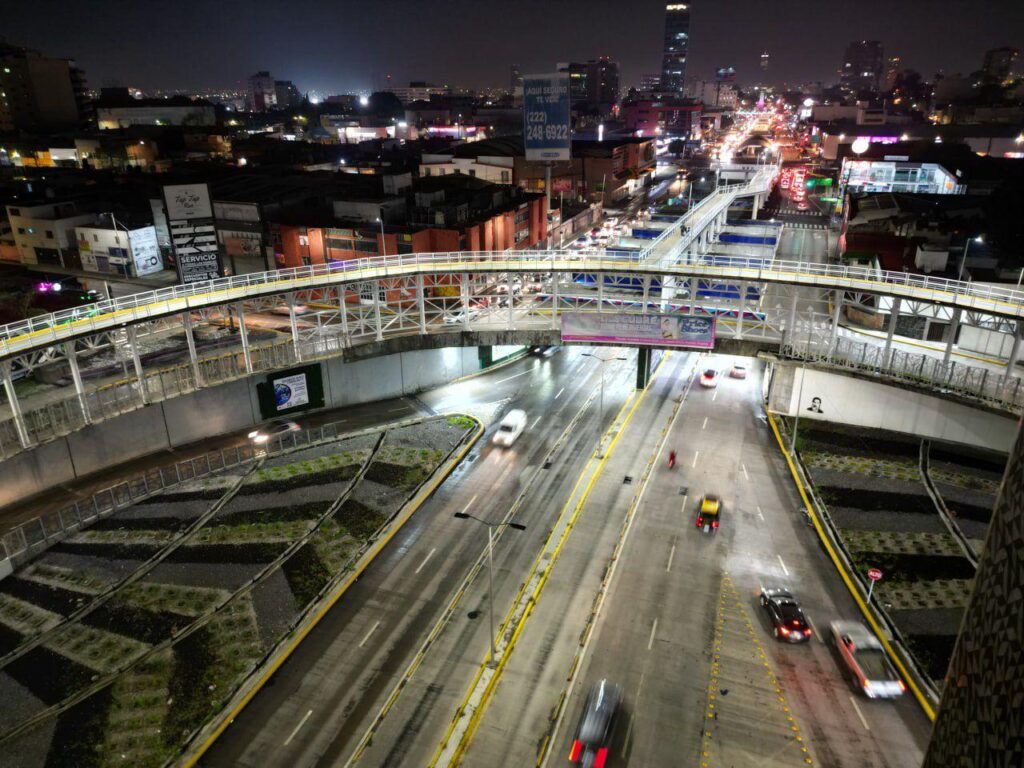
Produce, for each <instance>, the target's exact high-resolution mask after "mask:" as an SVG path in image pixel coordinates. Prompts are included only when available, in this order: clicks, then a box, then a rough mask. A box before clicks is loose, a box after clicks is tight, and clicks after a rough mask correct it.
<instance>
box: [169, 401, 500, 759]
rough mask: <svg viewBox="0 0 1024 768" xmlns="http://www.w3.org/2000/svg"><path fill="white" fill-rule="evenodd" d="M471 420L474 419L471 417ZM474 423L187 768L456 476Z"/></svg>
mask: <svg viewBox="0 0 1024 768" xmlns="http://www.w3.org/2000/svg"><path fill="white" fill-rule="evenodd" d="M469 418H473V417H472V416H470V417H469ZM473 421H475V422H476V423H477V428H476V434H474V435H473V437H472V439H470V440H469V441H468V442H466V443H465V444H464V445H463V446H462V448H461V449H460V450H459V452H458V454H456V456H455V458H454V460H453V461H450V462H448V466H447V467H446V468H445V469H444V470H443V471H442V472H440V473H438V474H437V475H436V476H435V477H434V478H432V479H431V481H430V482H429V483H428V484H427V486H425V487H424V488H423V489H422V490H421V491H420V492H419V494H417V498H416V499H415V500H414V501H413V503H412V504H410V505H409V507H408V508H407V509H406V511H405V512H403V513H402V516H401V518H399V519H398V520H397V521H396V524H394V525H392V526H391V528H390V529H389V530H388V532H387V533H386V534H385V535H384V536H383V537H381V538H380V539H378V540H377V541H376V542H375V543H374V545H373V548H372V550H371V552H372V554H370V556H369V557H367V558H364V560H363V562H362V563H361V564H360V565H359V566H358V567H357V568H356V569H355V570H354V571H352V573H350V574H349V575H348V578H347V579H345V581H344V582H342V584H341V585H340V586H339V587H338V589H336V590H335V591H334V593H333V594H332V595H331V597H330V598H329V599H328V601H327V603H326V604H325V605H323V606H322V607H321V608H320V610H319V611H318V612H317V613H316V615H315V616H314V617H313V619H312V620H311V621H309V622H308V623H307V624H306V625H305V626H304V627H303V628H302V629H301V630H300V631H299V633H298V635H296V636H295V638H294V639H293V640H292V642H291V644H290V645H289V646H288V647H287V648H286V649H285V650H284V652H283V653H281V654H280V655H279V656H278V657H277V658H276V659H275V660H274V661H273V663H271V665H270V666H269V667H267V669H266V670H265V671H264V672H263V674H262V675H261V676H260V678H259V679H258V680H257V681H256V683H255V684H254V685H253V687H252V688H251V689H250V690H249V691H248V692H247V693H246V694H245V696H243V697H242V699H241V701H239V702H238V704H236V705H235V706H234V707H233V708H232V709H231V711H230V712H228V714H227V715H222V716H221V721H220V723H219V724H218V725H217V727H216V728H215V729H214V731H213V733H211V734H210V735H209V736H208V737H207V738H206V740H205V741H203V743H202V744H200V745H199V747H197V748H196V750H195V751H194V752H192V754H191V755H189V756H188V757H187V758H186V759H185V761H184V763H182V765H183V766H184V768H193V766H195V765H196V763H198V762H199V759H200V758H201V757H202V756H203V755H204V754H205V753H206V751H207V750H208V749H209V748H210V747H211V746H213V743H214V742H215V741H216V740H217V739H218V738H219V737H220V735H221V734H222V733H224V731H225V729H227V727H228V726H229V725H231V723H232V721H233V720H234V719H235V718H236V717H237V716H238V715H239V713H240V712H241V711H242V710H243V709H245V707H246V705H247V704H248V703H249V702H250V701H251V700H252V698H253V697H254V696H255V695H256V694H257V693H259V691H260V689H261V688H263V686H264V685H265V684H266V682H267V681H268V680H269V679H270V678H271V677H272V676H273V674H274V673H275V672H277V670H278V669H279V668H280V666H281V665H282V664H284V662H285V661H286V660H287V659H288V657H289V656H291V655H292V653H293V652H294V651H295V649H296V648H298V647H299V643H301V642H302V641H303V640H305V639H306V636H307V635H308V634H309V633H310V632H311V631H312V630H313V628H314V627H315V626H316V625H317V624H319V623H320V620H321V619H323V617H324V616H326V615H327V612H328V611H330V610H331V608H333V607H334V604H335V603H337V602H338V600H340V599H341V597H342V595H344V594H345V593H346V592H347V591H348V589H349V587H351V586H352V585H353V584H354V583H355V582H356V580H357V579H358V578H359V577H360V576H362V574H363V571H365V570H366V569H367V568H368V567H369V566H370V564H371V563H372V562H373V561H374V560H375V559H376V558H377V555H379V554H380V552H381V550H383V549H384V547H385V546H387V544H388V542H390V541H391V538H392V537H393V536H394V535H395V534H396V533H398V531H399V529H401V528H402V527H403V526H404V525H405V523H406V522H408V520H409V518H410V517H412V516H413V514H414V513H415V512H416V511H417V510H418V509H419V508H420V507H421V506H423V504H424V503H425V502H426V500H427V499H429V498H430V497H431V495H433V493H434V491H436V490H437V487H438V486H439V485H440V484H441V483H442V482H444V481H445V480H446V479H447V478H448V475H450V474H451V473H452V470H454V469H455V467H457V466H458V465H459V463H460V462H461V461H462V459H463V458H464V457H465V455H466V453H468V452H469V450H470V449H471V448H472V447H473V446H474V445H475V444H476V441H477V440H479V439H480V436H481V435H482V434H483V433H484V427H483V424H481V423H480V421H479V420H478V419H475V418H473Z"/></svg>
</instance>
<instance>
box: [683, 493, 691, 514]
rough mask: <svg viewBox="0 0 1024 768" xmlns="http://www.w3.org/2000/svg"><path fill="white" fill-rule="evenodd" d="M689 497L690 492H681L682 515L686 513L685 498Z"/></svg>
mask: <svg viewBox="0 0 1024 768" xmlns="http://www.w3.org/2000/svg"><path fill="white" fill-rule="evenodd" d="M689 498H690V494H688V493H684V494H683V514H684V515H685V514H686V500H687V499H689Z"/></svg>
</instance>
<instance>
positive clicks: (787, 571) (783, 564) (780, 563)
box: [776, 555, 789, 576]
mask: <svg viewBox="0 0 1024 768" xmlns="http://www.w3.org/2000/svg"><path fill="white" fill-rule="evenodd" d="M776 557H777V558H779V565H781V566H782V572H783V573H784V574H786V575H787V576H789V569H788V568H787V567H786V564H785V563H784V562H782V555H776Z"/></svg>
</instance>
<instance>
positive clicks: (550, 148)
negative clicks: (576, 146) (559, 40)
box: [523, 73, 571, 162]
mask: <svg viewBox="0 0 1024 768" xmlns="http://www.w3.org/2000/svg"><path fill="white" fill-rule="evenodd" d="M523 144H524V146H525V148H526V159H527V160H547V161H550V162H556V161H562V160H568V159H569V157H570V155H569V149H570V146H571V142H570V137H569V76H568V75H567V74H560V73H559V74H553V75H526V76H524V77H523Z"/></svg>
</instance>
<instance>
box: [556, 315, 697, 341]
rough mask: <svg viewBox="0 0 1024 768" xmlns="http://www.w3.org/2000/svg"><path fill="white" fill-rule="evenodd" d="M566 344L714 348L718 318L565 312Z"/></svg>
mask: <svg viewBox="0 0 1024 768" xmlns="http://www.w3.org/2000/svg"><path fill="white" fill-rule="evenodd" d="M561 318H562V341H585V342H594V343H606V344H629V345H635V344H640V345H646V346H656V347H686V348H690V349H711V348H712V347H714V346H715V318H713V317H690V316H688V315H625V314H623V315H619V314H610V313H601V312H595V313H582V312H563V313H562V314H561Z"/></svg>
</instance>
